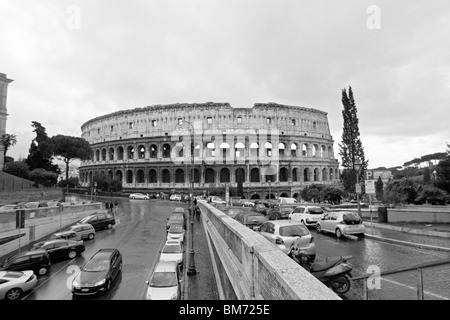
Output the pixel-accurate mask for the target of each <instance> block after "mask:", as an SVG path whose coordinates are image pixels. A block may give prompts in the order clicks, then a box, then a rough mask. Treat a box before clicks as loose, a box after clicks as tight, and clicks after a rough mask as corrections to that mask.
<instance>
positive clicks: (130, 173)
mask: <svg viewBox="0 0 450 320" xmlns="http://www.w3.org/2000/svg"><path fill="white" fill-rule="evenodd" d="M127 183H133V171H131V170H128V171H127Z"/></svg>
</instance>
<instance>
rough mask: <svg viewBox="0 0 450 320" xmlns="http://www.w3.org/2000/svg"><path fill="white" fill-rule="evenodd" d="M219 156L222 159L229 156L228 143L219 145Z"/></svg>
mask: <svg viewBox="0 0 450 320" xmlns="http://www.w3.org/2000/svg"><path fill="white" fill-rule="evenodd" d="M220 154H221V156H222V158H224V159H226V158H228V157H229V156H230V145H229V144H228V143H226V142H222V143H221V144H220Z"/></svg>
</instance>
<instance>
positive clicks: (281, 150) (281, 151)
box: [278, 142, 286, 157]
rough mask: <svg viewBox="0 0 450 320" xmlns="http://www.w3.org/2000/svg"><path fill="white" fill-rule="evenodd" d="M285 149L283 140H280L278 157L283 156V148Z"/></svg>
mask: <svg viewBox="0 0 450 320" xmlns="http://www.w3.org/2000/svg"><path fill="white" fill-rule="evenodd" d="M285 149H286V145H285V144H284V143H283V142H280V143H279V144H278V154H279V155H280V157H284V155H285V154H284V150H285Z"/></svg>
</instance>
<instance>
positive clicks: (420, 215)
mask: <svg viewBox="0 0 450 320" xmlns="http://www.w3.org/2000/svg"><path fill="white" fill-rule="evenodd" d="M345 210H348V211H353V212H356V211H357V210H355V209H350V210H349V209H345ZM361 214H362V215H363V217H365V218H366V217H367V218H369V217H370V210H369V209H363V210H361ZM387 215H388V222H413V221H415V222H423V223H450V208H444V209H432V208H427V209H419V208H387ZM372 217H378V210H377V209H373V210H372Z"/></svg>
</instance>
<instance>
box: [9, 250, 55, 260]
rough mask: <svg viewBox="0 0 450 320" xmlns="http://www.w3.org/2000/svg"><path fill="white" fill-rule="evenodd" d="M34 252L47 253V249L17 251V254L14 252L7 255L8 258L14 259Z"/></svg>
mask: <svg viewBox="0 0 450 320" xmlns="http://www.w3.org/2000/svg"><path fill="white" fill-rule="evenodd" d="M35 254H44V255H48V253H47V251H45V250H32V251H26V252H20V253H17V254H15V255H13V256H10V257H8V259H15V258H17V257H25V256H31V255H35Z"/></svg>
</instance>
